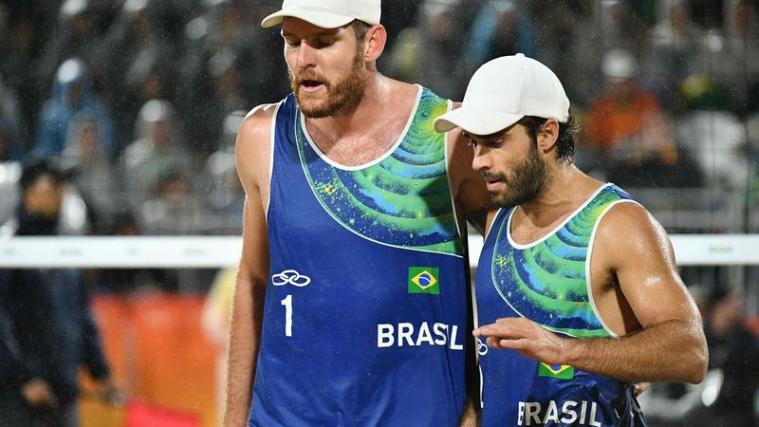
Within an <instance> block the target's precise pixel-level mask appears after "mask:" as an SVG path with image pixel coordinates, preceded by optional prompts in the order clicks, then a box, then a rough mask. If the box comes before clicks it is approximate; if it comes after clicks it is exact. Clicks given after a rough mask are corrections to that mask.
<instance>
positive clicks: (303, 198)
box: [250, 87, 474, 427]
mask: <svg viewBox="0 0 759 427" xmlns="http://www.w3.org/2000/svg"><path fill="white" fill-rule="evenodd" d="M449 106H450V103H449V102H448V101H446V100H444V99H441V98H439V97H438V96H436V95H435V94H433V93H432V92H431V91H429V90H427V89H423V88H421V87H420V88H419V91H418V95H417V99H416V104H415V107H414V109H413V111H412V114H411V117H410V118H409V120H408V122H407V125H406V129H405V130H404V132H403V134H402V135H401V136H400V138H399V139H398V140H397V142H396V144H395V145H394V146H393V147H392V148H391V149H389V150H388V151H387V152H386V153H385V155H383V156H381V157H380V158H378V159H377V160H375V161H373V162H371V163H369V164H366V165H362V166H357V167H347V166H343V165H339V164H336V163H335V162H333V161H331V160H330V159H329V158H327V157H326V156H325V155H324V154H323V153H322V152H321V151H320V150H319V148H318V147H317V146H316V144H314V142H313V141H312V140H311V138H310V136H309V135H308V132H307V129H306V126H305V123H306V122H305V119H304V117H303V115H302V114H301V112H300V111H299V109H298V106H297V103H296V101H295V98H294V97H293V96H292V95H290V96H288V97H287V98H286V99H285V100H283V101H282V102H280V104H279V105H278V107H277V112H276V114H275V126H274V130H273V132H274V136H273V160H272V171H271V187H270V190H271V196H270V204H269V207H268V213H267V221H268V240H269V251H270V259H271V263H270V280H269V284H268V287H267V291H266V299H265V302H264V319H263V330H262V332H261V343H260V349H259V354H258V361H257V364H256V374H255V380H254V386H253V399H252V407H251V417H250V425H251V426H266V427H270V426H288V427H297V426H330V427H332V426H362V427H363V426H456V425H457V423H458V418H459V416H460V414H461V412H462V409H463V406H464V401H465V378H464V375H465V369H464V365H465V362H464V360H465V352H466V351H467V349H470V350H471V351H474V350H473V349H471V348H470V347H471V346H470V345H469V343H470V342H472V340H471V339H468V338H469V337H470V336H471V335H470V331H469V330H468V328H467V304H466V300H467V289H468V286H467V284H466V262H465V259H464V253H463V249H462V244H461V239H460V237H461V236H460V234H459V230H458V226H457V221H456V216H455V212H454V206H453V200H452V196H451V190H450V186H449V180H448V174H447V170H446V169H447V168H446V148H445V136H444V135H440V134H437V133H436V132H435V131H434V129H433V126H432V125H433V122H434V119H435V118H436V117H437V116H439V115H441V114H443V113H445V112H446V111H447V110H448V109H449Z"/></svg>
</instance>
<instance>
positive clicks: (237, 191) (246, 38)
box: [0, 0, 759, 425]
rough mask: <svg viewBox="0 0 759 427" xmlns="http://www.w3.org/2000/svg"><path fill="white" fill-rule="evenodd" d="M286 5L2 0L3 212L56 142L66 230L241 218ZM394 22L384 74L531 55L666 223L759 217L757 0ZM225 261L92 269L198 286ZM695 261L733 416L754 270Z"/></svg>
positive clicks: (575, 0) (155, 230) (597, 171)
mask: <svg viewBox="0 0 759 427" xmlns="http://www.w3.org/2000/svg"><path fill="white" fill-rule="evenodd" d="M280 4H281V1H280V0H26V1H0V58H2V60H0V200H2V203H0V224H2V223H4V222H6V221H8V220H12V219H13V218H14V216H15V215H16V214H17V210H18V209H19V208H18V206H19V205H20V200H21V197H22V196H21V191H20V189H19V185H18V180H19V177H20V176H21V170H22V165H23V164H24V162H29V161H30V160H32V159H37V158H47V159H53V161H55V162H56V164H57V165H59V166H60V167H61V168H62V169H63V171H64V174H63V175H64V178H63V179H65V182H66V186H65V194H64V195H63V197H62V201H61V206H62V207H61V212H60V218H59V221H58V226H57V229H56V231H55V234H64V235H139V234H145V235H189V234H211V235H218V234H231V235H235V234H239V233H240V226H241V212H242V205H243V198H244V195H243V192H242V190H241V188H240V185H239V182H238V180H237V175H236V172H235V167H234V139H235V136H236V132H237V128H238V126H239V124H240V122H241V120H242V119H243V117H244V115H245V114H246V112H247V111H249V110H250V109H251V108H253V107H254V106H256V105H258V104H261V103H270V102H276V101H278V100H280V99H282V98H283V97H284V96H286V95H287V94H288V92H289V84H288V78H287V70H286V67H285V63H284V60H283V58H282V39H281V36H280V34H279V32H278V31H275V30H263V29H261V28H260V27H259V22H260V20H261V18H262V17H264V16H265V15H267V14H269V13H271V12H272V11H274V10H276V9H277V8H278V7H279V6H280ZM382 21H383V23H384V25H385V27H386V28H387V29H388V33H389V39H388V44H387V47H386V49H385V53H384V55H383V56H382V58H381V59H380V63H379V66H378V68H379V70H380V71H381V72H382V73H384V74H386V75H389V76H392V77H396V78H399V79H402V80H406V81H410V82H417V83H420V84H422V85H425V86H427V87H430V88H431V89H433V90H434V91H435V92H437V93H438V94H440V95H442V96H446V97H449V98H451V99H454V100H461V99H462V97H463V94H464V91H465V89H466V83H467V81H468V79H469V77H470V76H471V74H472V73H473V72H474V70H476V69H477V67H479V65H481V64H482V63H484V62H486V61H488V60H489V59H492V58H495V57H498V56H502V55H510V54H514V53H517V52H522V53H524V54H526V55H527V56H530V57H534V58H537V59H539V60H540V61H542V62H544V63H545V64H547V65H548V66H549V67H550V68H552V69H553V70H554V71H555V72H556V73H557V74H558V75H559V77H560V79H561V80H562V82H563V83H564V86H565V88H566V90H567V92H568V95H569V98H570V100H571V101H572V109H571V111H572V113H573V115H575V116H576V118H577V120H578V123H579V124H580V125H581V128H582V133H581V135H580V138H579V139H580V141H579V144H578V147H577V156H576V163H577V164H578V166H579V167H580V168H581V169H583V170H585V171H588V172H590V173H591V174H592V175H594V176H596V177H598V178H600V179H604V180H608V181H612V182H615V183H616V184H618V185H620V186H622V187H623V188H626V189H627V190H629V191H630V192H631V193H632V194H633V195H634V196H635V197H636V198H638V199H639V200H640V201H641V202H642V203H643V204H644V205H646V206H647V207H648V208H649V209H650V210H651V211H652V213H653V214H654V215H655V216H656V218H657V219H658V220H659V221H660V222H662V224H663V225H664V226H665V227H666V228H667V230H668V231H669V232H673V233H678V232H681V233H758V232H759V167H758V166H759V163H758V162H757V161H758V160H759V1H757V0H530V1H527V0H383V18H382ZM215 274H216V272H214V271H203V272H200V274H199V272H197V271H196V272H191V271H183V270H171V271H157V270H114V271H101V272H98V273H97V274H96V275H95V276H96V277H97V279H93V280H92V282H94V283H95V284H96V286H98V287H99V288H100V289H102V290H106V291H115V292H125V291H130V290H134V289H135V288H136V287H146V286H147V287H150V286H152V287H155V288H160V289H164V290H170V291H177V290H179V291H184V292H204V291H206V290H207V289H208V287H209V286H210V284H211V283H212V282H213V277H214V275H215ZM683 276H684V278H685V281H686V283H688V284H689V285H692V291H693V293H694V294H696V296H697V299H699V301H700V302H701V304H702V309H703V312H704V316H705V319H706V322H707V332H708V333H709V334H710V347H711V350H712V354H713V360H714V362H713V363H714V364H718V363H719V364H721V365H724V366H725V367H728V368H729V369H728V370H727V371H726V373H725V378H727V379H725V378H723V382H724V383H725V384H728V385H730V384H732V385H731V386H733V387H734V388H737V389H738V391H735V393H737V394H736V395H738V396H742V398H743V400H740V401H736V400H735V399H734V398H731V399H728V400H726V402H727V403H725V405H727V406H728V408H727V409H725V411H727V413H729V414H732V413H735V412H740V411H739V410H735V409H734V408H733V409H731V407H730V405H731V404H732V405H733V406H736V405H737V407H739V408H743V409H746V410H747V411H749V412H747V414H748V415H746V414H743V416H746V417H748V418H738V419H736V420H739V421H733V422H730V423H729V424H725V425H749V424H744V422H746V421H745V420H750V419H754V418H753V414H752V412H753V409H752V406H753V405H754V403H753V399H754V395H753V394H752V391H753V390H755V389H756V386H757V384H756V383H755V382H750V381H745V378H747V377H748V378H752V377H753V378H754V379H757V378H759V375H755V372H756V366H757V364H756V363H755V362H757V361H759V360H757V359H759V355H758V354H759V353H757V350H756V340H755V339H754V338H755V337H754V336H753V335H752V333H751V332H750V330H749V329H748V328H747V327H745V326H744V325H745V324H746V322H745V315H744V311H743V309H744V307H746V306H748V307H749V310H750V312H753V313H756V312H757V311H759V287H757V286H752V285H756V283H757V282H759V270H757V269H756V268H737V269H736V268H713V267H698V268H690V269H684V270H683ZM88 277H92V274H89V276H88ZM228 281H229V280H228ZM741 292H743V293H741ZM726 307H727V308H726ZM747 334H748V335H747ZM752 339H753V341H752ZM747 343H749V344H747ZM715 354H716V355H717V356H718V357H716V358H714V355H715ZM730 367H731V368H732V371H730ZM752 369H753V371H754V374H751V373H750V372H751V370H752ZM747 372H749V374H748V376H747V374H746V373H747ZM729 375H732V378H733V380H730V378H729ZM736 379H740V381H739V380H736ZM729 381H734V382H735V384H737V385H735V384H733V383H730V382H729ZM741 387H743V388H742V389H741ZM665 393H670V394H671V393H674V394H675V395H678V396H680V397H682V396H684V395H685V396H687V390H686V391H683V390H679V391H674V392H673V391H672V390H665ZM659 401H660V402H667V401H666V400H659ZM731 402H732V403H731ZM673 408H676V405H675V404H665V408H664V409H663V412H662V413H664V414H665V415H666V414H667V413H673V412H672V411H673ZM652 411H656V409H655V408H654V409H652ZM744 412H745V411H744ZM675 418H676V419H677V417H675ZM696 418H698V417H696ZM664 419H665V421H666V417H664ZM708 419H711V418H708ZM693 422H695V421H693ZM736 422H737V423H738V424H735V423H736ZM749 422H751V421H749ZM662 425H664V424H662ZM675 425H676V424H675ZM689 425H695V424H689ZM709 425H714V424H709Z"/></svg>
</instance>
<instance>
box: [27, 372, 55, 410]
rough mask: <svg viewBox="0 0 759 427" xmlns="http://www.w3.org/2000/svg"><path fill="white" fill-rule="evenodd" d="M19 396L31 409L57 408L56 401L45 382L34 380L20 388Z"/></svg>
mask: <svg viewBox="0 0 759 427" xmlns="http://www.w3.org/2000/svg"><path fill="white" fill-rule="evenodd" d="M21 395H22V396H23V397H24V400H26V403H27V404H29V406H31V407H32V408H36V409H47V408H54V407H56V406H58V399H57V398H56V397H55V394H53V390H52V389H51V388H50V386H49V385H48V383H47V382H45V381H44V380H41V379H39V378H34V379H32V380H30V381H28V382H27V383H26V384H24V385H23V386H21Z"/></svg>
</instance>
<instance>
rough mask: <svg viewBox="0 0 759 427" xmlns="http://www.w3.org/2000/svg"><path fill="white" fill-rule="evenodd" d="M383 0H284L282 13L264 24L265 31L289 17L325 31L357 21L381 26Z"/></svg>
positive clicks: (277, 13) (265, 19)
mask: <svg viewBox="0 0 759 427" xmlns="http://www.w3.org/2000/svg"><path fill="white" fill-rule="evenodd" d="M380 15H381V0H284V1H283V2H282V10H280V11H279V12H275V13H272V14H271V15H269V16H267V17H266V18H264V20H263V21H261V26H262V27H264V28H269V27H273V26H275V25H277V24H280V23H281V22H282V20H283V19H284V18H285V17H288V16H289V17H293V18H298V19H302V20H304V21H306V22H309V23H311V24H314V25H316V26H317V27H322V28H337V27H342V26H343V25H347V24H350V23H351V22H353V20H355V19H358V20H359V21H363V22H366V23H367V24H372V25H374V24H379V23H380Z"/></svg>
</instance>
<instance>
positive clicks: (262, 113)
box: [235, 104, 278, 187]
mask: <svg viewBox="0 0 759 427" xmlns="http://www.w3.org/2000/svg"><path fill="white" fill-rule="evenodd" d="M277 105H278V104H262V105H259V106H257V107H255V108H253V109H252V110H250V112H248V114H246V115H245V119H244V120H243V122H242V124H240V128H239V129H238V131H237V141H236V143H235V150H236V158H237V169H238V173H239V175H240V178H241V179H242V181H243V186H245V187H247V186H248V184H252V183H255V184H256V185H257V184H258V183H262V182H264V181H263V180H265V179H268V177H266V176H265V175H264V174H266V173H267V172H268V162H269V158H270V156H271V150H272V147H271V145H272V144H271V138H272V124H273V122H274V119H275V117H274V114H275V111H276V109H277Z"/></svg>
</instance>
